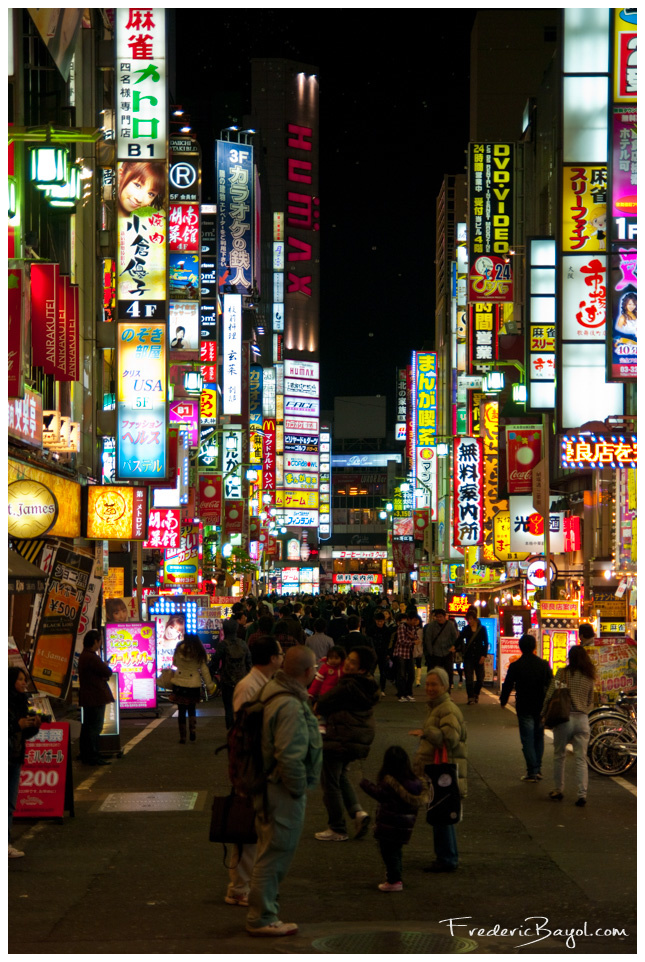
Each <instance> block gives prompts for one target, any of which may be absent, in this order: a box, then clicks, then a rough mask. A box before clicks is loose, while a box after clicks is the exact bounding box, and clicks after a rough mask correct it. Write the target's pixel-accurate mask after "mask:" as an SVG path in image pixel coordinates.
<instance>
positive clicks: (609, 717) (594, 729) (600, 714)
mask: <svg viewBox="0 0 645 962" xmlns="http://www.w3.org/2000/svg"><path fill="white" fill-rule="evenodd" d="M626 718H627V719H628V720H630V721H633V722H635V721H636V690H635V689H632V690H631V691H629V692H625V691H620V692H619V693H618V698H617V699H616V701H615V702H614V703H613V704H612V705H600V706H599V707H598V708H594V709H592V710H591V711H590V712H589V731H590V738H589V748H591V742H592V740H593V739H594V738H595V736H596V735H599V734H600V732H602V731H607V730H608V729H612V728H616V727H620V726H621V725H622V724H623V722H624V721H625V719H626ZM588 751H589V749H588Z"/></svg>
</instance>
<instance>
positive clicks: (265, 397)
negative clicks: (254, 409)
mask: <svg viewBox="0 0 645 962" xmlns="http://www.w3.org/2000/svg"><path fill="white" fill-rule="evenodd" d="M262 417H265V418H274V417H275V369H274V368H272V367H265V368H264V373H263V375H262Z"/></svg>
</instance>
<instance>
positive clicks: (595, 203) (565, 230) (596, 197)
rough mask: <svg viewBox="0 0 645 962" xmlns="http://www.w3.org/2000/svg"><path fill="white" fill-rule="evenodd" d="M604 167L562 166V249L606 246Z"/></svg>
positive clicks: (601, 248) (594, 249)
mask: <svg viewBox="0 0 645 962" xmlns="http://www.w3.org/2000/svg"><path fill="white" fill-rule="evenodd" d="M606 227H607V168H606V167H605V166H590V167H587V166H584V165H575V166H574V165H572V166H565V167H564V168H563V171H562V245H563V250H564V251H573V252H579V253H587V252H589V251H604V250H605V249H606V245H607V240H606Z"/></svg>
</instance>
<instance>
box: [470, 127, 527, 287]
mask: <svg viewBox="0 0 645 962" xmlns="http://www.w3.org/2000/svg"><path fill="white" fill-rule="evenodd" d="M514 189H515V180H514V144H503V143H500V144H495V143H471V144H469V147H468V247H469V255H470V258H469V260H470V270H469V277H468V300H469V301H508V302H512V301H513V275H512V266H511V262H510V260H509V259H508V258H507V256H506V255H507V254H508V252H509V250H510V248H511V247H512V244H513V195H514Z"/></svg>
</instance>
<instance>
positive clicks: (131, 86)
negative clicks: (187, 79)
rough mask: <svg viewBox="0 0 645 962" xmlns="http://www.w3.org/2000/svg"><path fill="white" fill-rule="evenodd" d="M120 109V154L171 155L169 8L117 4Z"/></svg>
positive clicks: (138, 156)
mask: <svg viewBox="0 0 645 962" xmlns="http://www.w3.org/2000/svg"><path fill="white" fill-rule="evenodd" d="M114 99H115V111H114V112H115V115H116V129H117V151H118V154H117V156H118V158H119V160H133V159H136V160H140V161H150V160H163V159H164V158H165V156H166V138H167V129H166V117H167V115H168V104H167V100H168V98H167V85H166V14H165V10H164V9H163V7H117V10H116V75H115V94H114Z"/></svg>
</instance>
